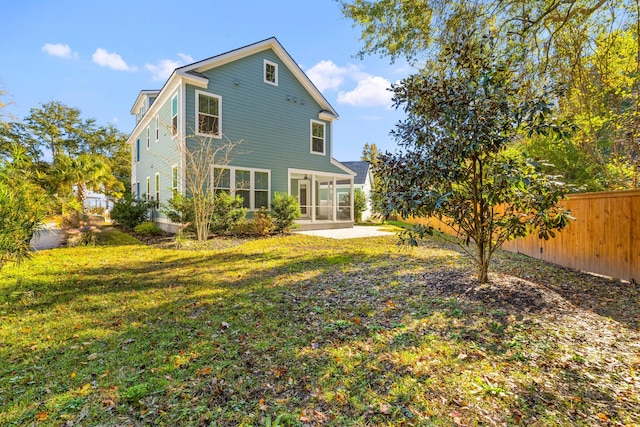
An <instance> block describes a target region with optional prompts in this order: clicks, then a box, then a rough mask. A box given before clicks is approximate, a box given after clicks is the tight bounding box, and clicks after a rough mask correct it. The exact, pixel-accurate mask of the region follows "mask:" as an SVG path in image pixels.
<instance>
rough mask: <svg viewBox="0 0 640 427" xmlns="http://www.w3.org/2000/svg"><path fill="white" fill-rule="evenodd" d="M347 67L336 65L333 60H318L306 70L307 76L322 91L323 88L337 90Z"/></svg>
mask: <svg viewBox="0 0 640 427" xmlns="http://www.w3.org/2000/svg"><path fill="white" fill-rule="evenodd" d="M347 72H348V68H347V67H338V66H337V65H336V64H335V63H334V62H333V61H326V60H325V61H320V62H318V63H317V64H316V65H314V66H313V67H311V68H309V69H308V70H307V76H309V78H310V79H311V81H312V82H313V84H314V85H316V87H317V88H318V90H320V92H323V91H325V90H337V89H338V88H339V87H340V85H341V84H342V82H343V81H344V76H345V74H347Z"/></svg>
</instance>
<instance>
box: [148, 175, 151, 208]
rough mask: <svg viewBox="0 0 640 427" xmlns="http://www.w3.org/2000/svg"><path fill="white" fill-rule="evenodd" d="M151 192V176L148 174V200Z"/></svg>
mask: <svg viewBox="0 0 640 427" xmlns="http://www.w3.org/2000/svg"><path fill="white" fill-rule="evenodd" d="M149 193H151V176H147V202H148V201H149V196H150V194H149Z"/></svg>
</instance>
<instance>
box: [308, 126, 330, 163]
mask: <svg viewBox="0 0 640 427" xmlns="http://www.w3.org/2000/svg"><path fill="white" fill-rule="evenodd" d="M314 123H315V124H319V125H322V153H321V152H319V151H314V150H313V124H314ZM309 151H310V152H311V154H316V155H318V156H324V155H326V154H327V124H326V123H325V122H321V121H319V120H313V119H312V120H311V123H310V124H309Z"/></svg>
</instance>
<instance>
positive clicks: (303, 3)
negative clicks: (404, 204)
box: [0, 0, 411, 161]
mask: <svg viewBox="0 0 640 427" xmlns="http://www.w3.org/2000/svg"><path fill="white" fill-rule="evenodd" d="M180 4H183V6H179V5H180ZM359 35H360V32H359V29H358V28H353V26H352V22H351V21H350V20H347V19H346V18H344V17H343V16H342V14H341V12H340V7H339V5H338V4H337V3H336V2H334V1H333V0H272V1H249V0H235V1H228V0H226V1H221V0H214V1H199V0H196V1H188V2H182V3H181V2H176V1H137V0H129V1H120V0H112V1H106V2H102V1H100V2H93V1H87V0H84V1H65V0H58V1H55V2H54V1H51V2H49V1H44V0H41V1H32V0H20V1H9V2H5V4H4V5H3V6H2V25H1V26H0V85H1V86H0V88H1V89H3V90H4V91H6V92H8V96H6V97H5V99H3V101H5V102H6V101H9V102H10V103H11V104H10V105H9V106H8V107H7V108H6V111H5V112H4V115H7V114H10V115H13V116H14V117H15V118H17V119H22V118H23V117H25V116H26V115H28V114H29V110H30V109H31V108H34V107H38V106H40V104H43V103H46V102H48V101H52V100H55V101H60V102H62V103H64V104H66V105H68V106H70V107H76V108H79V109H80V110H81V111H82V115H83V117H84V118H91V117H93V118H95V119H96V120H97V121H98V123H99V124H101V125H105V124H107V123H113V124H115V125H116V126H117V127H118V129H120V130H121V131H122V132H124V133H127V134H128V133H129V132H130V131H131V130H132V129H133V126H134V117H133V116H131V115H130V114H129V111H130V109H131V107H132V105H133V102H134V101H135V99H136V97H137V95H138V92H139V91H140V90H142V89H159V88H161V87H162V85H163V84H164V82H165V80H166V78H167V77H168V76H169V74H170V72H171V71H172V70H173V69H174V68H176V67H178V66H181V65H185V64H188V63H190V62H193V61H198V60H201V59H205V58H208V57H211V56H214V55H217V54H220V53H224V52H227V51H229V50H233V49H236V48H239V47H242V46H246V45H248V44H251V43H254V42H257V41H260V40H264V39H266V38H269V37H272V36H275V37H276V38H277V39H278V40H279V41H280V43H281V44H282V45H283V46H284V48H285V49H286V50H287V51H288V52H289V54H290V55H291V56H292V57H293V59H294V60H295V61H296V62H297V63H298V64H299V65H300V66H301V67H302V69H303V70H304V71H305V72H306V73H307V74H308V75H309V77H310V78H311V80H312V81H313V82H314V83H315V84H316V86H317V87H318V88H319V89H320V90H321V91H322V92H323V94H324V95H325V97H326V98H327V99H328V100H329V102H330V103H331V105H332V106H333V107H334V108H335V109H336V110H337V111H338V113H339V114H340V119H339V120H338V121H337V122H335V124H334V141H333V143H334V157H335V158H337V159H338V160H344V161H348V160H358V159H359V158H360V155H361V152H362V147H363V146H364V144H365V142H368V143H375V144H376V145H377V146H378V147H379V148H381V149H387V150H393V149H394V147H395V143H394V141H393V140H392V139H391V138H390V136H389V132H390V131H391V129H393V127H394V125H395V124H396V123H397V121H398V120H399V119H401V118H402V113H401V112H399V111H396V110H395V109H392V108H391V101H390V99H391V95H390V93H389V92H388V91H386V90H385V89H386V88H387V87H389V86H390V84H391V83H393V82H397V81H398V80H400V79H402V78H403V77H405V76H407V75H408V74H409V73H410V72H411V70H410V69H409V67H407V65H406V64H403V63H396V64H393V65H392V64H390V61H389V59H388V58H378V57H373V56H369V57H366V58H365V59H364V60H360V59H357V58H355V57H354V55H355V54H356V53H357V52H358V50H359V48H360V47H361V41H360V40H359Z"/></svg>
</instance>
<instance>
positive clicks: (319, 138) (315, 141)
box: [311, 120, 325, 154]
mask: <svg viewBox="0 0 640 427" xmlns="http://www.w3.org/2000/svg"><path fill="white" fill-rule="evenodd" d="M324 146H325V136H324V123H322V122H316V121H314V120H312V121H311V152H312V153H313V154H324V152H325V151H324Z"/></svg>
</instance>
